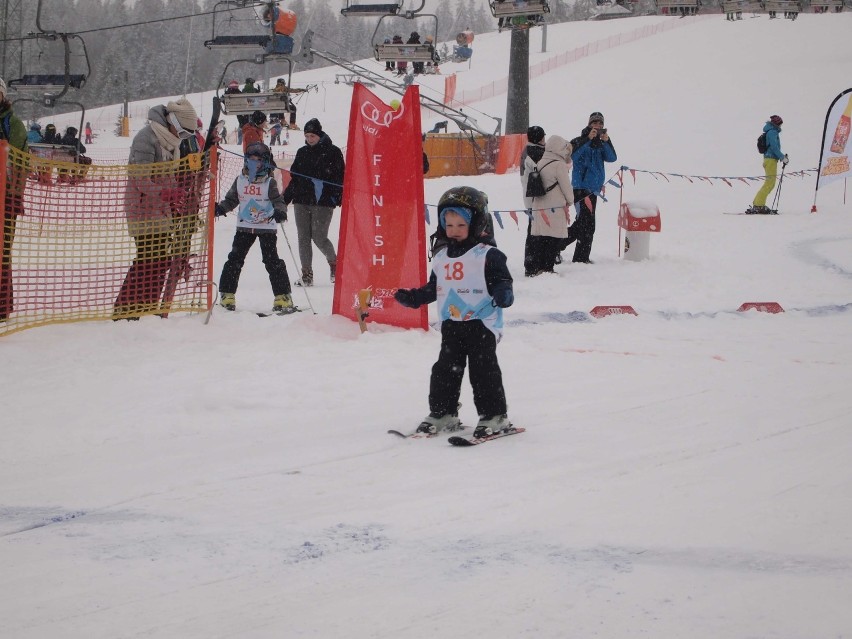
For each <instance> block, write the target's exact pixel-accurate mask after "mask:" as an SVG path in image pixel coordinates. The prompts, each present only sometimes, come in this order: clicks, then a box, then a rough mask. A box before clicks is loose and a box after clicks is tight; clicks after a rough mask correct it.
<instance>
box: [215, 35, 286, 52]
mask: <svg viewBox="0 0 852 639" xmlns="http://www.w3.org/2000/svg"><path fill="white" fill-rule="evenodd" d="M271 41H272V38H271V36H269V35H230V36H216V37H215V38H213V39H211V40H205V41H204V46H205V47H207V48H208V49H214V48H219V47H225V48H230V49H257V48H262V49H265V48H267V47H268V46H269V44H270V43H271Z"/></svg>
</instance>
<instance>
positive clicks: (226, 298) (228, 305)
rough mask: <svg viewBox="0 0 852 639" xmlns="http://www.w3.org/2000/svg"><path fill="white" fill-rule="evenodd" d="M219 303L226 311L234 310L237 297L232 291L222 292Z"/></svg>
mask: <svg viewBox="0 0 852 639" xmlns="http://www.w3.org/2000/svg"><path fill="white" fill-rule="evenodd" d="M219 304H220V305H221V306H222V308H224V309H225V310H226V311H235V310H237V298H236V297H235V296H234V294H233V293H222V299H221V301H220V302H219Z"/></svg>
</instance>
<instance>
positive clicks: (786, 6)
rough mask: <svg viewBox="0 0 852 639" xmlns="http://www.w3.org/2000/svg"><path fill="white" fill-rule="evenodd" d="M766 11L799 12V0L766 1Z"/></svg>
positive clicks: (800, 7) (800, 6)
mask: <svg viewBox="0 0 852 639" xmlns="http://www.w3.org/2000/svg"><path fill="white" fill-rule="evenodd" d="M766 10H767V11H801V10H802V4H801V3H800V2H799V0H766Z"/></svg>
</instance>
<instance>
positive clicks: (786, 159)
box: [781, 153, 790, 166]
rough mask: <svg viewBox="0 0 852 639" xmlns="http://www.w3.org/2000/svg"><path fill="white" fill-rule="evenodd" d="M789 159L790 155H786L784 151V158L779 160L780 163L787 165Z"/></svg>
mask: <svg viewBox="0 0 852 639" xmlns="http://www.w3.org/2000/svg"><path fill="white" fill-rule="evenodd" d="M789 161H790V156H788V155H787V154H786V153H785V154H784V159H783V160H781V164H783V165H784V166H787V163H788V162H789Z"/></svg>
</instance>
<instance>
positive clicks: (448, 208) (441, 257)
mask: <svg viewBox="0 0 852 639" xmlns="http://www.w3.org/2000/svg"><path fill="white" fill-rule="evenodd" d="M438 220H439V228H438V231H437V232H436V233H435V235H433V246H432V252H433V257H432V274H431V275H430V277H429V281H428V282H427V283H426V284H425V285H424V286H421V287H420V288H414V289H404V288H401V289H398V290H397V291H396V293H395V294H394V299H396V301H397V302H399V303H400V304H402V305H403V306H407V307H410V308H418V307H419V306H422V305H423V304H429V303H430V302H434V301H436V300H437V302H438V314H439V317H440V319H441V352H440V354H439V355H438V361H437V362H435V365H434V366H433V367H432V377H431V381H430V383H429V415H428V416H426V418H425V419H424V420H423V422H422V423H421V424H420V426H418V428H417V432H421V433H436V432H438V431H442V430H457V429H459V428H460V427H461V421H460V420H459V417H458V405H459V404H458V401H459V395H460V393H461V383H462V378H463V377H464V369H465V365H466V364H468V363H469V364H470V373H469V375H470V384H471V386H472V387H473V402H474V404H475V405H476V410H477V413H478V414H479V423H478V424H477V426H476V429H475V431H474V433H473V436H474V437H475V438H481V437H487V436H489V435H492V434H495V433H498V432H500V431H504V430H508V429H510V428H512V423H511V422H510V421H509V418H508V417H507V415H506V393H505V391H504V390H503V373H502V372H501V371H500V365H499V363H498V362H497V342H498V341H499V340H500V337H501V336H502V334H503V309H504V308H507V307H509V306H511V305H512V303H513V302H514V301H515V296H514V292H513V290H512V275H511V273H509V269H508V267H507V266H506V256H505V255H504V254H503V252H502V251H500V250H498V249H497V245H496V242H495V241H494V227H493V224H492V222H491V214H490V213H489V212H488V196H487V195H485V193H483V192H481V191H478V190H476V189H474V188H472V187H469V186H461V187H456V188H453V189H450V190H449V191H447V192H446V193H444V194H443V195H442V196H441V199H440V200H439V202H438Z"/></svg>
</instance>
